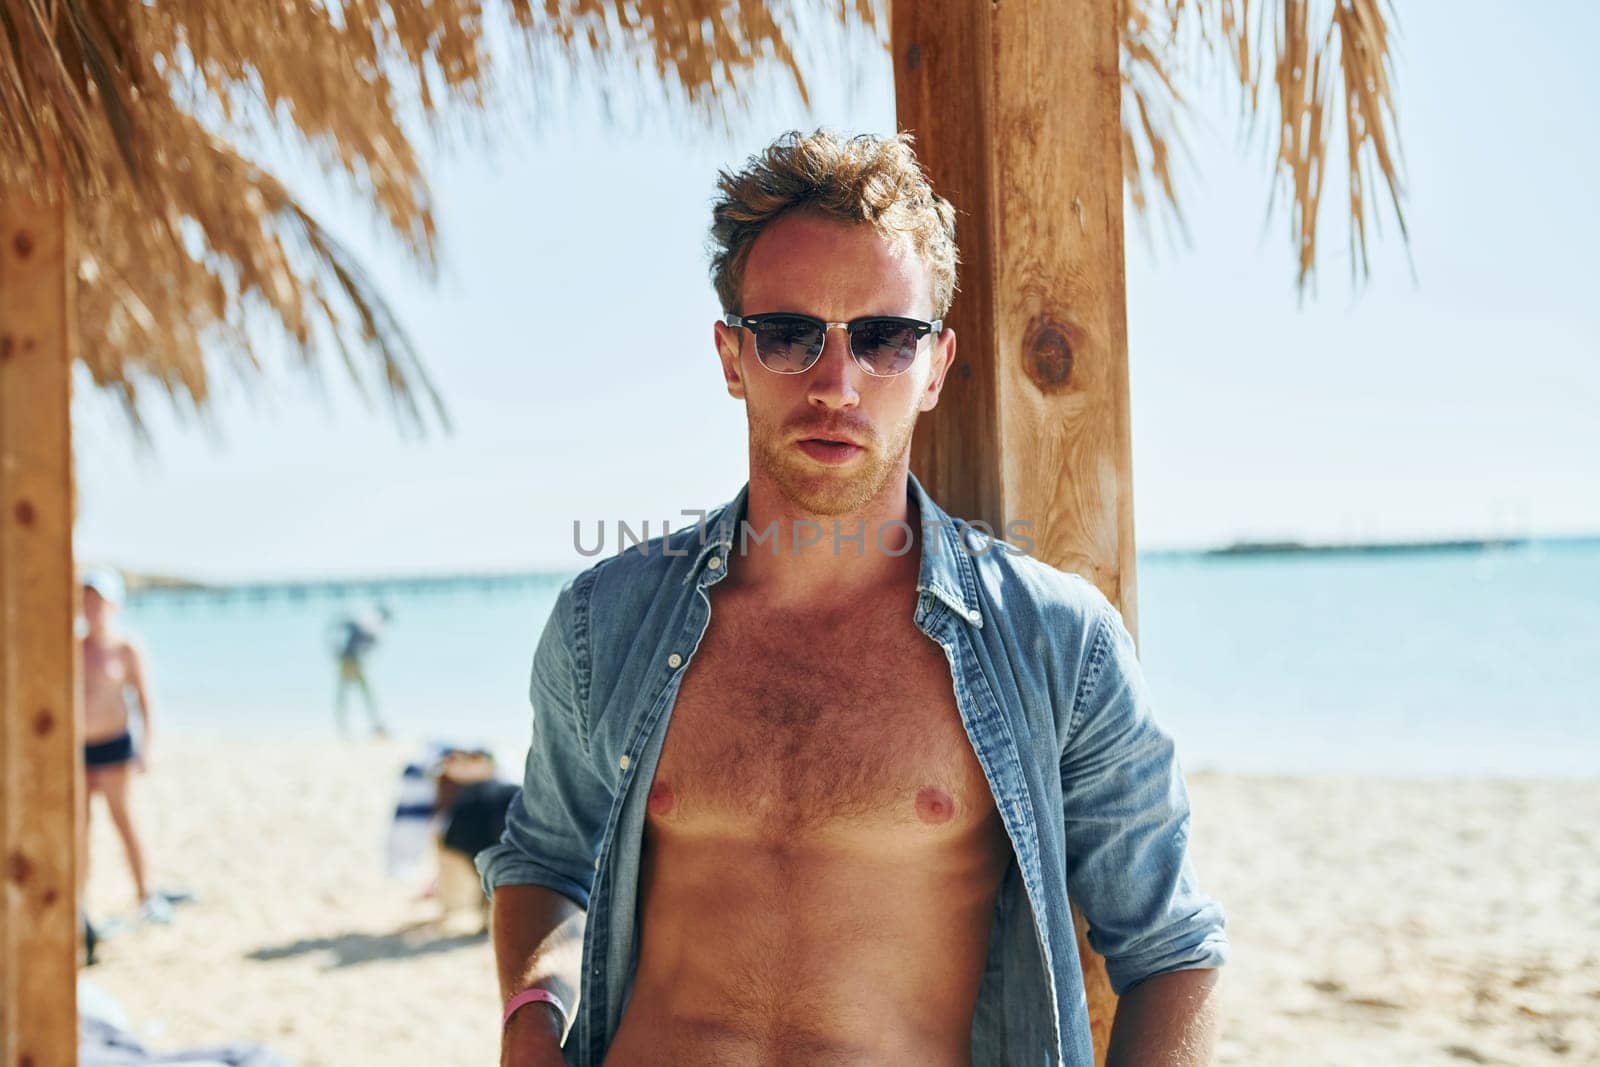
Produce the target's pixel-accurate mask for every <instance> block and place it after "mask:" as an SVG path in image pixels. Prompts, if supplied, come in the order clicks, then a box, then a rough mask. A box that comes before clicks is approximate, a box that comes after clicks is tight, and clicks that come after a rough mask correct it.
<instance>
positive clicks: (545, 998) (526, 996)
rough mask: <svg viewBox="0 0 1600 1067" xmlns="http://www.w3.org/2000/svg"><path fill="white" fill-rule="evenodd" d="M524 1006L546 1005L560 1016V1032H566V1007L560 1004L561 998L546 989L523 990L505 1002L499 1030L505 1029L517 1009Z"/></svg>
mask: <svg viewBox="0 0 1600 1067" xmlns="http://www.w3.org/2000/svg"><path fill="white" fill-rule="evenodd" d="M524 1004H548V1005H550V1006H551V1007H552V1008H554V1009H556V1011H557V1012H559V1013H560V1014H561V1032H562V1033H563V1034H565V1033H566V1032H567V1006H566V1005H565V1004H563V1003H561V998H560V997H558V996H556V995H555V994H554V993H552V992H550V990H548V989H524V990H523V991H522V992H520V993H518V994H517V995H516V996H514V997H512V998H511V999H510V1000H508V1001H506V1013H505V1015H504V1017H502V1018H501V1020H500V1028H501V1029H502V1030H504V1029H505V1027H506V1024H507V1023H509V1022H510V1021H511V1017H512V1016H513V1015H515V1014H516V1013H517V1009H518V1008H520V1007H522V1006H523V1005H524Z"/></svg>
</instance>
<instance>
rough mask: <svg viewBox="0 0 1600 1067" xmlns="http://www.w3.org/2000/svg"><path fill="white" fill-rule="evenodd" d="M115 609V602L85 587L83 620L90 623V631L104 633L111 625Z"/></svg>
mask: <svg viewBox="0 0 1600 1067" xmlns="http://www.w3.org/2000/svg"><path fill="white" fill-rule="evenodd" d="M115 611H116V605H115V604H113V603H111V601H109V600H107V599H106V598H105V597H103V596H101V595H100V594H99V593H98V592H96V591H95V590H93V589H91V588H89V587H88V586H85V587H84V589H83V621H84V622H86V623H88V624H89V632H90V633H94V634H102V633H104V632H105V631H106V629H107V628H108V627H109V626H110V625H111V616H112V613H113V612H115Z"/></svg>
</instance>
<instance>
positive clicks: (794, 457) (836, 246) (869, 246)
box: [716, 212, 955, 515]
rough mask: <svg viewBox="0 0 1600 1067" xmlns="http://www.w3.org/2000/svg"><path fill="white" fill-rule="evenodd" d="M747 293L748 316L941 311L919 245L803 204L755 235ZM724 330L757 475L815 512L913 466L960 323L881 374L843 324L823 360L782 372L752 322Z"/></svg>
mask: <svg viewBox="0 0 1600 1067" xmlns="http://www.w3.org/2000/svg"><path fill="white" fill-rule="evenodd" d="M740 295H741V305H742V306H741V307H740V308H739V311H740V313H741V314H744V315H760V314H768V313H772V312H779V311H790V312H799V313H801V314H805V315H812V316H815V317H816V318H819V319H822V320H823V321H825V322H849V321H850V320H852V319H859V318H863V317H865V316H869V315H900V316H905V317H908V318H915V319H923V320H930V319H932V318H933V295H932V288H931V279H930V278H929V275H928V269H927V266H926V265H925V264H924V263H923V262H922V260H921V258H920V257H918V256H917V255H916V253H915V252H914V251H913V250H912V249H911V248H910V247H909V245H904V244H900V243H896V242H893V241H890V240H887V239H885V238H884V237H882V236H880V235H879V234H878V233H877V231H876V230H874V229H873V228H872V227H871V226H870V225H867V224H865V223H845V222H837V221H834V220H832V219H827V218H822V217H819V216H816V215H811V214H806V213H803V212H795V213H792V214H789V215H785V216H783V217H781V218H779V219H778V221H776V222H774V223H773V224H772V225H771V226H769V227H768V228H767V229H766V230H765V231H764V232H763V233H762V234H761V236H760V237H759V238H757V239H756V243H755V244H754V245H753V246H752V247H751V249H750V256H749V259H748V260H747V262H746V264H745V270H744V282H743V288H742V291H741V294H740ZM716 337H717V352H718V356H719V357H720V358H721V360H722V370H723V376H724V378H725V379H726V380H727V384H728V392H729V393H730V394H731V395H733V396H734V397H737V398H739V399H742V400H743V401H744V402H745V411H746V414H747V416H748V418H749V421H750V453H751V466H752V469H751V472H750V475H751V478H752V479H753V480H754V479H759V478H766V479H768V480H770V481H771V482H772V483H773V484H774V485H775V486H776V488H777V489H778V491H779V492H780V493H781V494H782V495H783V496H784V497H785V498H787V499H788V500H789V501H791V502H792V503H793V504H794V505H795V506H796V507H797V508H798V509H799V510H801V511H803V512H805V513H808V514H814V515H845V514H849V513H850V512H852V511H855V510H857V509H858V508H860V507H862V506H863V505H864V504H866V503H867V501H869V500H871V499H872V498H873V497H874V496H875V495H876V494H877V493H878V492H879V491H880V490H882V489H883V487H884V486H885V485H886V484H887V483H888V482H889V481H890V479H892V478H894V477H895V476H896V475H903V472H904V471H905V469H906V464H907V462H908V460H907V456H908V454H909V452H910V448H911V433H912V430H914V429H915V428H916V423H917V415H918V414H919V413H920V412H923V411H928V410H930V409H931V408H932V407H933V406H934V405H935V404H936V403H938V400H939V390H940V388H941V387H942V386H943V384H944V376H945V372H946V371H947V370H949V367H950V362H951V360H953V359H954V358H955V334H954V333H953V332H952V331H950V330H946V331H944V333H943V334H941V335H939V336H937V337H935V336H931V335H930V336H928V337H925V338H924V339H923V340H922V343H921V345H920V347H919V348H918V350H917V358H916V360H915V362H913V363H912V365H911V368H910V369H909V370H907V371H905V372H904V373H902V374H899V375H897V376H895V377H892V378H880V377H874V376H872V375H870V374H868V373H867V372H866V371H865V370H863V369H862V368H861V366H860V365H859V364H857V363H856V361H855V359H854V358H853V357H852V356H851V355H850V343H849V338H848V337H847V335H846V333H845V331H843V330H829V331H828V334H827V343H826V345H825V346H824V347H823V350H822V355H821V356H820V357H819V358H818V360H817V362H816V363H815V364H813V365H812V366H811V367H810V368H809V369H807V370H805V371H803V372H801V373H799V374H778V373H776V372H773V371H770V370H767V369H766V368H765V367H763V366H762V365H761V363H760V362H759V361H758V360H757V359H756V353H755V339H754V338H753V337H752V336H751V335H750V332H749V331H748V330H744V329H737V328H733V327H729V326H725V325H723V324H721V323H718V324H717V330H716ZM852 445H853V446H854V447H850V446H852Z"/></svg>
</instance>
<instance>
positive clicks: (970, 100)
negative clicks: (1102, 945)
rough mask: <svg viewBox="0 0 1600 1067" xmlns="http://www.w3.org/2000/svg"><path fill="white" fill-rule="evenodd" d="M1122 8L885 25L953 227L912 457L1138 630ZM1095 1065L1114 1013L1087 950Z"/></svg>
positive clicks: (915, 128) (1083, 1)
mask: <svg viewBox="0 0 1600 1067" xmlns="http://www.w3.org/2000/svg"><path fill="white" fill-rule="evenodd" d="M1118 12H1119V5H1118V4H1117V3H1115V2H1113V0H1027V2H1022V0H991V2H972V0H917V2H916V3H896V4H894V5H893V22H892V26H891V34H892V48H893V52H894V70H895V92H896V98H897V111H898V117H899V125H900V128H901V129H903V130H906V131H909V132H910V133H912V134H913V135H914V136H915V137H916V140H917V151H918V154H919V156H920V157H921V159H922V161H923V163H924V165H926V167H927V168H928V171H929V173H930V175H931V177H932V179H933V183H934V187H935V188H937V189H938V190H939V191H940V192H941V193H942V194H944V195H945V196H947V197H948V198H949V199H950V200H951V201H952V202H953V203H954V204H955V206H956V209H957V211H958V212H959V221H958V224H957V225H958V243H959V244H960V247H961V253H962V257H963V261H964V262H963V266H962V270H961V292H960V295H959V296H958V298H957V299H956V302H955V306H954V308H953V309H952V311H951V313H950V315H949V316H947V321H948V322H949V323H950V324H951V325H952V326H953V327H954V328H955V330H956V334H957V338H958V345H957V352H956V365H955V367H954V369H953V370H952V372H951V375H950V378H949V379H948V380H947V382H946V385H945V391H944V395H943V397H942V399H941V400H940V403H939V406H938V408H936V409H935V410H934V411H932V412H931V413H929V414H927V415H924V416H923V423H922V425H921V427H919V429H918V432H917V436H916V440H915V443H914V446H913V453H912V465H913V468H914V469H915V470H916V471H917V475H918V477H919V478H921V479H922V480H923V482H924V484H925V485H926V486H927V487H928V488H929V491H930V492H932V493H933V495H934V497H935V498H936V499H938V500H939V501H940V502H941V503H942V504H943V505H944V506H945V507H946V509H947V510H949V511H950V512H952V513H953V514H957V515H964V516H966V517H968V518H973V519H983V520H985V521H987V522H989V523H990V524H991V525H993V526H994V528H995V529H996V530H997V531H1001V532H1003V531H1004V530H1005V529H1006V523H1007V522H1010V521H1022V522H1026V523H1027V524H1028V528H1027V533H1028V535H1029V536H1030V537H1031V538H1032V540H1033V541H1034V545H1035V547H1034V555H1036V556H1037V557H1039V558H1040V559H1043V560H1045V561H1046V562H1048V563H1051V564H1054V565H1055V566H1058V567H1060V568H1062V569H1063V570H1069V571H1075V572H1077V573H1079V574H1082V575H1084V576H1085V577H1087V578H1089V579H1090V580H1091V581H1093V582H1094V583H1095V584H1096V585H1097V586H1099V588H1100V589H1101V590H1102V591H1103V592H1104V593H1105V594H1106V596H1107V597H1109V598H1110V600H1111V601H1112V603H1114V604H1116V605H1117V606H1118V607H1119V608H1120V609H1121V611H1122V614H1123V617H1124V618H1125V619H1126V621H1127V624H1128V627H1129V629H1130V630H1134V629H1135V628H1136V625H1137V613H1136V610H1135V602H1134V543H1133V492H1132V456H1131V443H1130V435H1129V428H1128V422H1129V419H1128V340H1127V319H1126V308H1125V306H1124V304H1125V300H1124V282H1123V258H1122V160H1121V140H1120V133H1119V131H1120V127H1121V116H1120V103H1121V81H1120V78H1119V68H1118V62H1119V55H1120V51H1119V39H1118ZM1078 925H1079V934H1078V947H1079V951H1080V952H1081V953H1082V954H1083V959H1084V974H1085V982H1086V986H1087V990H1088V996H1089V1015H1090V1022H1091V1025H1092V1028H1093V1032H1094V1040H1095V1052H1096V1058H1097V1061H1098V1062H1102V1063H1103V1062H1104V1060H1105V1050H1106V1047H1107V1045H1108V1044H1109V1041H1110V1033H1111V1021H1112V1016H1113V1014H1114V1013H1115V1008H1116V1000H1115V997H1114V996H1113V995H1112V993H1111V987H1110V983H1109V982H1108V981H1107V980H1106V977H1105V967H1104V963H1103V961H1101V960H1100V959H1099V958H1098V957H1097V956H1095V955H1094V953H1093V952H1092V951H1091V950H1090V949H1089V947H1088V944H1087V943H1086V942H1085V941H1084V939H1083V929H1082V927H1083V924H1082V921H1081V920H1080V921H1079V924H1078Z"/></svg>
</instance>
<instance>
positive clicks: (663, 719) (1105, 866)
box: [478, 133, 1227, 1067]
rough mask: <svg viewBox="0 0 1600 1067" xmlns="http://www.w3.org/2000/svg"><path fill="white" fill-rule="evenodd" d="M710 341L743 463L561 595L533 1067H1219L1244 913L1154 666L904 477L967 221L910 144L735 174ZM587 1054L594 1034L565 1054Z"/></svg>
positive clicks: (528, 994)
mask: <svg viewBox="0 0 1600 1067" xmlns="http://www.w3.org/2000/svg"><path fill="white" fill-rule="evenodd" d="M720 190H721V196H720V198H719V200H718V201H717V203H716V205H715V208H714V220H715V221H714V225H713V230H712V235H713V240H714V243H715V245H716V254H715V259H714V261H713V268H712V273H713V278H714V281H715V283H716V288H717V292H718V295H719V297H720V298H721V301H722V304H723V307H724V310H725V311H726V312H727V313H728V316H727V319H726V320H725V321H724V322H722V323H718V324H717V325H716V327H715V341H716V350H717V355H718V358H719V360H720V363H721V367H722V373H723V377H724V380H725V382H726V385H727V389H728V392H729V393H730V395H732V396H733V397H735V398H736V399H738V400H741V401H743V403H744V405H745V410H746V414H747V416H748V423H749V456H750V478H749V483H748V484H747V486H746V487H745V489H744V490H743V491H741V492H740V494H739V495H738V496H737V497H736V498H735V499H734V500H733V501H732V502H731V503H730V504H728V505H726V506H725V507H723V508H721V509H719V510H717V511H715V512H712V513H711V514H709V515H707V516H706V517H705V521H704V524H703V527H702V528H700V529H694V530H683V531H680V532H678V533H674V534H671V535H669V536H667V537H665V538H663V539H661V540H658V541H656V542H651V543H649V544H647V545H645V546H643V548H642V549H634V550H629V551H626V552H623V553H620V554H619V555H617V556H615V557H612V558H611V559H608V560H606V561H604V562H602V563H600V564H599V565H598V566H595V567H593V568H591V569H589V570H587V571H585V572H584V573H583V574H581V575H579V576H578V577H577V578H576V579H574V580H573V581H572V582H571V583H569V584H568V585H567V586H566V587H565V588H563V590H562V591H561V594H560V596H559V598H558V600H557V603H556V605H555V608H554V610H553V611H552V614H551V618H550V621H549V623H548V624H547V626H546V628H545V632H544V635H543V637H542V638H541V640H540V643H539V647H538V649H537V651H536V653H535V656H534V664H533V679H532V690H531V696H532V702H533V710H534V718H533V741H532V744H531V746H530V748H529V752H528V761H527V773H526V781H525V784H524V787H523V790H522V794H521V796H520V797H519V798H518V799H517V800H515V801H513V803H512V805H511V809H510V811H509V813H508V821H507V829H506V833H505V834H504V836H503V837H502V839H501V842H500V844H498V845H497V846H495V847H494V848H491V849H488V850H486V851H485V852H484V853H482V854H481V855H480V856H479V860H478V865H479V870H480V871H481V873H482V874H483V876H484V883H485V886H486V888H487V889H488V890H489V891H490V892H491V893H492V894H493V900H494V904H493V915H494V931H495V933H494V941H495V951H496V956H497V959H498V962H499V971H500V983H501V989H502V993H503V994H504V996H505V998H506V1002H507V1012H506V1017H505V1021H504V1035H503V1042H502V1047H503V1050H504V1053H503V1062H504V1063H507V1064H513V1065H517V1067H523V1065H530V1064H555V1063H559V1062H561V1060H562V1057H563V1056H564V1057H565V1060H566V1062H567V1063H570V1064H583V1065H591V1064H600V1063H602V1062H606V1063H611V1064H622V1065H628V1064H657V1063H662V1064H788V1063H846V1062H848V1063H862V1064H914V1065H928V1064H966V1063H979V1064H1007V1065H1010V1064H1045V1063H1057V1062H1064V1063H1069V1064H1088V1063H1090V1062H1092V1053H1091V1050H1090V1039H1089V1030H1088V1021H1087V1018H1086V1013H1085V1009H1084V992H1083V985H1082V978H1081V975H1080V971H1079V964H1078V958H1077V952H1076V947H1075V943H1074V935H1073V926H1072V918H1071V912H1070V903H1072V902H1075V903H1077V904H1078V905H1079V907H1080V908H1081V909H1082V910H1083V913H1084V915H1085V916H1086V918H1087V919H1088V922H1089V924H1090V929H1091V935H1090V937H1091V941H1092V943H1093V944H1094V945H1095V947H1096V948H1097V949H1098V950H1099V951H1101V952H1102V953H1104V955H1105V956H1106V958H1107V961H1108V966H1109V971H1110V976H1111V979H1112V983H1113V985H1114V987H1115V988H1116V989H1117V991H1118V992H1119V993H1120V994H1121V995H1122V999H1121V1002H1120V1005H1119V1008H1118V1012H1117V1018H1116V1022H1115V1030H1114V1037H1113V1060H1114V1061H1116V1062H1122V1063H1164V1064H1165V1063H1185V1064H1188V1063H1206V1062H1209V1060H1210V1057H1211V1054H1212V1053H1211V1050H1212V1047H1213V1044H1214V1040H1215V1038H1214V1031H1215V1021H1214V1014H1215V1013H1214V1007H1213V1002H1212V986H1213V978H1214V971H1213V968H1216V967H1217V966H1219V965H1221V964H1222V963H1223V961H1224V959H1225V958H1226V952H1227V947H1226V939H1225V937H1224V934H1223V919H1222V912H1221V910H1220V908H1218V906H1217V905H1216V904H1215V903H1213V902H1212V901H1211V900H1209V899H1207V898H1206V897H1205V896H1203V895H1202V894H1201V892H1200V890H1199V888H1198V886H1197V884H1196V881H1195V878H1194V875H1193V872H1192V869H1191V867H1190V864H1189V862H1188V859H1187V856H1186V842H1187V831H1188V822H1189V810H1188V801H1187V797H1186V794H1185V791H1184V786H1183V782H1182V778H1181V776H1180V774H1179V772H1178V768H1177V764H1176V760H1175V757H1174V753H1173V747H1172V743H1171V741H1170V740H1169V739H1168V737H1167V736H1166V735H1165V734H1163V733H1162V732H1161V731H1160V730H1159V729H1158V728H1157V726H1156V725H1155V723H1154V722H1153V721H1152V718H1151V713H1150V707H1149V703H1148V700H1147V698H1146V695H1145V690H1144V685H1143V681H1142V679H1141V676H1140V674H1139V668H1138V664H1137V662H1136V660H1135V656H1134V650H1133V643H1132V641H1131V639H1130V638H1129V636H1128V633H1127V631H1126V630H1125V629H1124V628H1123V626H1122V623H1121V620H1120V619H1119V617H1118V616H1117V613H1116V612H1115V610H1114V609H1113V608H1112V607H1111V605H1110V604H1109V603H1107V601H1106V600H1105V598H1104V597H1102V596H1101V595H1100V594H1099V593H1098V592H1096V591H1095V590H1094V589H1093V587H1092V586H1091V585H1090V584H1089V583H1087V582H1086V581H1084V580H1083V579H1081V578H1078V577H1075V576H1071V575H1066V574H1063V573H1061V572H1059V571H1057V570H1054V569H1053V568H1050V567H1047V566H1044V565H1042V564H1040V563H1038V562H1037V561H1034V560H1031V559H1029V558H1027V557H1026V556H1024V555H1022V554H1021V553H1019V552H1017V551H1014V550H1012V549H1010V548H1009V547H1005V546H999V545H996V544H993V543H986V542H984V541H983V539H982V538H979V537H978V536H977V535H976V534H975V533H974V532H973V531H972V530H971V528H970V527H967V526H965V525H964V524H961V523H959V522H957V521H956V520H952V519H951V518H950V517H949V516H948V515H946V514H945V513H944V512H943V511H942V510H941V509H940V508H939V507H938V505H937V504H935V503H934V502H933V501H932V500H931V499H930V498H929V497H928V496H927V494H926V493H925V492H924V491H923V489H922V486H921V485H920V484H919V483H918V482H917V480H916V479H915V478H913V477H911V476H910V475H909V450H910V444H911V435H912V430H913V428H914V426H915V424H916V419H917V416H918V414H919V413H920V412H922V411H927V410H929V409H931V408H932V407H933V406H934V405H935V404H936V403H937V402H938V399H939V392H940V389H941V387H942V385H943V382H944V379H945V375H946V373H947V372H948V371H949V369H950V366H951V361H952V360H953V359H954V357H955V335H954V334H953V333H952V332H951V331H950V330H947V329H943V328H942V323H940V322H939V321H938V320H939V319H940V318H941V317H942V316H943V314H944V313H945V311H946V310H947V309H948V307H949V304H950V299H951V296H952V294H953V292H954V289H955V264H956V250H955V244H954V211H953V209H952V208H951V206H950V205H949V203H947V202H946V201H944V200H942V199H940V198H939V197H937V196H935V195H934V193H933V191H932V189H931V188H930V187H929V185H928V183H927V181H926V179H925V177H924V176H923V174H922V172H921V170H920V168H919V167H918V165H917V163H916V160H915V158H914V157H913V155H912V153H911V151H910V148H909V147H908V146H907V144H906V142H905V141H903V140H900V139H892V138H891V139H878V138H872V137H862V138H855V139H851V140H841V139H839V138H837V137H835V136H833V135H830V134H826V133H818V134H813V135H810V136H801V135H798V134H791V135H789V136H787V137H785V138H783V139H780V140H779V141H778V142H776V143H775V144H773V145H772V146H771V147H769V148H768V150H767V151H766V152H765V154H764V155H762V156H759V157H756V158H754V159H752V160H751V161H750V163H749V165H748V166H747V167H746V168H745V169H744V170H743V171H740V172H738V173H732V174H724V175H723V176H722V181H721V185H720ZM563 1037H564V1038H565V1044H564V1045H562V1046H560V1047H558V1042H560V1041H561V1040H562V1039H563Z"/></svg>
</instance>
